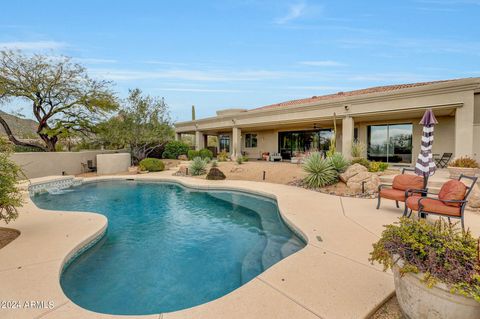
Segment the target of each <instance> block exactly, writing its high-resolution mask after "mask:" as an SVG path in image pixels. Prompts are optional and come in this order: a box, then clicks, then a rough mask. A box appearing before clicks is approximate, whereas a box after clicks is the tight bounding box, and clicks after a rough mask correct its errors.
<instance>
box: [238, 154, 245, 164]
mask: <svg viewBox="0 0 480 319" xmlns="http://www.w3.org/2000/svg"><path fill="white" fill-rule="evenodd" d="M236 161H237V164H239V165H241V164H243V161H244V159H243V156H242V155H240V156H237V159H236Z"/></svg>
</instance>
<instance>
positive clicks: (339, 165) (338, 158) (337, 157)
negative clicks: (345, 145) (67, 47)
mask: <svg viewBox="0 0 480 319" xmlns="http://www.w3.org/2000/svg"><path fill="white" fill-rule="evenodd" d="M327 159H328V160H329V161H330V163H332V166H333V168H335V170H336V171H337V172H339V173H343V172H344V171H345V170H346V169H347V167H348V165H350V163H349V161H347V160H346V159H345V157H343V155H342V153H334V154H332V155H331V156H329V157H327Z"/></svg>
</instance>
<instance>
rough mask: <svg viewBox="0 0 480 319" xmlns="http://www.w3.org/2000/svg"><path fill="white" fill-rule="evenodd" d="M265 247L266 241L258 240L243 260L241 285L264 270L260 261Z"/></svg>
mask: <svg viewBox="0 0 480 319" xmlns="http://www.w3.org/2000/svg"><path fill="white" fill-rule="evenodd" d="M265 246H266V240H259V241H258V242H257V243H256V244H255V246H254V247H253V249H252V250H251V251H250V252H249V253H248V254H247V255H246V256H245V257H244V258H243V261H242V272H241V276H242V277H241V281H242V283H246V282H248V281H250V280H251V279H253V278H254V277H255V276H257V275H258V274H259V273H261V272H263V270H264V269H265V268H264V267H263V265H262V263H261V260H260V259H261V258H262V255H263V252H264V250H265Z"/></svg>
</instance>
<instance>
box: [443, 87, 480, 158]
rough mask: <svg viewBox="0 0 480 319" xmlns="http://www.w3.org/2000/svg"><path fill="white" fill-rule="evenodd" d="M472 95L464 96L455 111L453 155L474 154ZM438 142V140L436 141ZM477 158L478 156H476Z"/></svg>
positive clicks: (473, 155)
mask: <svg viewBox="0 0 480 319" xmlns="http://www.w3.org/2000/svg"><path fill="white" fill-rule="evenodd" d="M473 103H474V97H473V94H472V96H471V98H470V97H468V98H467V97H466V98H465V102H464V104H463V106H462V107H458V108H457V109H456V111H455V153H454V157H461V156H470V157H476V155H478V154H474V153H475V152H474V140H473V138H474V123H473V120H474V114H473V111H474V108H473V106H474V104H473ZM437 143H438V141H437ZM477 158H478V157H477Z"/></svg>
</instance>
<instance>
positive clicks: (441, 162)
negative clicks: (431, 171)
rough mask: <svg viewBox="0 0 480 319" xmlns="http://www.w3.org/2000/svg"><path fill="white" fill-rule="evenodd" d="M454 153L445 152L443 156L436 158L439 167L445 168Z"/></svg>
mask: <svg viewBox="0 0 480 319" xmlns="http://www.w3.org/2000/svg"><path fill="white" fill-rule="evenodd" d="M452 155H453V153H443V155H442V157H439V158H436V159H435V164H436V165H437V167H439V168H445V167H447V165H448V162H450V160H451V159H452Z"/></svg>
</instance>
